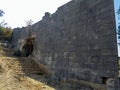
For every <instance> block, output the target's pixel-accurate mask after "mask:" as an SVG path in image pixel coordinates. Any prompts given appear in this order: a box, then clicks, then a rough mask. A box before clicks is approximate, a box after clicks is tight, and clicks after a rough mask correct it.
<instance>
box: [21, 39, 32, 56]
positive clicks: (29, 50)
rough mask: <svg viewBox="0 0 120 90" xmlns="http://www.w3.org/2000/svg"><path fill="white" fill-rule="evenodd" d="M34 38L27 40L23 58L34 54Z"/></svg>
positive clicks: (23, 48) (23, 49)
mask: <svg viewBox="0 0 120 90" xmlns="http://www.w3.org/2000/svg"><path fill="white" fill-rule="evenodd" d="M33 43H34V38H27V39H26V42H25V44H24V45H23V47H22V56H24V57H28V56H29V55H31V54H32V52H33V47H34V44H33Z"/></svg>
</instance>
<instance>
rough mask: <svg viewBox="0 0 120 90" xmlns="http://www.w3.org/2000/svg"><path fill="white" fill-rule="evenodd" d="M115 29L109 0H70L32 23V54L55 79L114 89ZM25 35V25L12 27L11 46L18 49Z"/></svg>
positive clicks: (115, 64)
mask: <svg viewBox="0 0 120 90" xmlns="http://www.w3.org/2000/svg"><path fill="white" fill-rule="evenodd" d="M115 30H116V29H115V17H114V7H113V0H72V1H70V2H68V3H67V4H65V5H63V6H61V7H59V8H58V10H57V11H56V12H55V13H54V14H50V13H48V12H47V13H45V16H44V17H43V19H42V20H41V21H40V22H38V23H36V24H34V25H32V33H33V34H34V38H35V41H34V51H33V55H34V57H35V58H36V60H37V61H38V62H39V63H42V64H44V65H46V66H47V67H48V68H49V69H50V71H52V73H53V76H54V77H56V78H58V79H63V78H64V79H71V78H72V79H77V80H85V81H90V82H93V83H98V84H107V87H108V90H118V89H119V87H118V86H119V85H118V83H119V81H118V59H117V42H116V32H115ZM18 32H19V33H18ZM17 33H18V35H16V34H17ZM27 36H28V31H27V30H25V28H22V29H21V30H15V31H14V34H13V44H14V46H15V47H16V48H18V49H21V50H22V48H21V47H22V45H23V44H24V41H25V39H26V38H27ZM109 88H111V89H109ZM112 88H113V89H112Z"/></svg>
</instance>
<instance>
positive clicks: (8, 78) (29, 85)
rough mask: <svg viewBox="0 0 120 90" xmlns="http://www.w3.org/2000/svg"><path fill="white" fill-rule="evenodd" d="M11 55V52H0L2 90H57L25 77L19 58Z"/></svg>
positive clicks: (0, 85)
mask: <svg viewBox="0 0 120 90" xmlns="http://www.w3.org/2000/svg"><path fill="white" fill-rule="evenodd" d="M10 53H11V51H9V52H7V53H6V52H5V51H0V90H55V89H54V88H52V87H50V86H48V85H46V84H45V83H43V82H39V81H37V80H34V79H33V78H30V77H28V76H25V75H23V74H22V73H23V72H22V67H21V65H20V63H19V60H18V58H15V57H10V55H9V54H10ZM7 54H8V55H7Z"/></svg>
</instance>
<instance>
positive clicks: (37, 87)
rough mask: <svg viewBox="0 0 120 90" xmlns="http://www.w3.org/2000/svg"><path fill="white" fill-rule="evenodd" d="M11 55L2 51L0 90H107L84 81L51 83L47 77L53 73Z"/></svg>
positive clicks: (0, 58)
mask: <svg viewBox="0 0 120 90" xmlns="http://www.w3.org/2000/svg"><path fill="white" fill-rule="evenodd" d="M11 53H12V50H10V49H4V50H3V51H0V90H93V88H94V90H106V86H105V85H101V84H95V83H92V82H88V81H83V80H75V79H71V80H62V79H61V81H60V82H55V81H50V80H51V79H50V78H49V77H47V78H46V75H47V76H50V74H51V73H50V72H49V71H48V70H47V68H46V67H44V66H43V65H41V64H39V65H37V64H36V63H35V62H34V60H32V59H31V58H25V57H22V58H15V57H13V56H12V54H11ZM44 75H45V76H44ZM48 84H49V85H50V86H49V85H48ZM51 86H52V87H51ZM53 86H54V88H53ZM88 88H89V89H88Z"/></svg>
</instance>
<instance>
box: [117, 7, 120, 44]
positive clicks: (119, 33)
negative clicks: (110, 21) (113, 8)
mask: <svg viewBox="0 0 120 90" xmlns="http://www.w3.org/2000/svg"><path fill="white" fill-rule="evenodd" d="M117 14H118V17H119V16H120V7H119V9H118V11H117ZM118 19H120V18H118ZM118 24H119V25H118V31H117V34H118V40H119V41H120V23H118ZM118 44H119V45H120V42H118Z"/></svg>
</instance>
